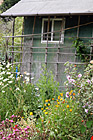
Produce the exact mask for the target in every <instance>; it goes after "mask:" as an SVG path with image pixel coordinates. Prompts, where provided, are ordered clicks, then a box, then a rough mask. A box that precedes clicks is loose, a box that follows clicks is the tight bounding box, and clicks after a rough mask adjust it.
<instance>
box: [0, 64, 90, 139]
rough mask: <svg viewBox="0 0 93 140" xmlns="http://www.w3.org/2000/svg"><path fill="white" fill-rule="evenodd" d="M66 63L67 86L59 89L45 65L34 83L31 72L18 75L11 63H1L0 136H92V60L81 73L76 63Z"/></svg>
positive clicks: (25, 137) (68, 137) (14, 137)
mask: <svg viewBox="0 0 93 140" xmlns="http://www.w3.org/2000/svg"><path fill="white" fill-rule="evenodd" d="M65 66H66V70H65V73H66V77H67V81H66V82H65V87H66V89H65V91H62V92H60V91H59V89H58V86H59V84H58V83H57V82H56V81H54V78H53V74H52V73H47V70H46V69H45V70H44V71H43V74H42V75H41V77H40V80H39V82H38V83H37V84H36V85H33V84H31V83H29V82H28V81H29V78H28V73H26V72H25V73H24V75H20V74H19V73H17V74H18V77H17V78H16V79H15V75H14V74H11V65H10V64H7V65H6V64H5V63H3V65H2V64H0V117H1V118H0V139H5V140H29V139H32V140H34V139H35V140H40V139H41V140H93V127H92V126H93V119H92V117H93V110H92V107H93V103H92V97H93V64H92V61H91V63H90V64H89V65H88V66H87V68H86V69H85V70H84V73H82V74H81V73H80V72H78V70H77V66H76V65H70V64H69V62H67V63H66V64H65ZM23 76H24V77H25V80H24V81H23V80H22V78H23ZM69 87H70V88H69Z"/></svg>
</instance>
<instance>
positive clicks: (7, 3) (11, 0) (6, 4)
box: [0, 0, 20, 12]
mask: <svg viewBox="0 0 93 140" xmlns="http://www.w3.org/2000/svg"><path fill="white" fill-rule="evenodd" d="M18 1H20V0H4V1H3V3H2V5H1V6H0V10H1V11H2V12H4V11H6V10H7V9H9V8H10V7H12V6H13V5H15V4H16V3H17V2H18Z"/></svg>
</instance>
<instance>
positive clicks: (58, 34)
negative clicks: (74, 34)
mask: <svg viewBox="0 0 93 140" xmlns="http://www.w3.org/2000/svg"><path fill="white" fill-rule="evenodd" d="M64 21H65V20H64V19H50V21H49V25H48V19H45V18H44V19H43V20H42V37H41V42H42V43H46V42H47V39H48V42H50V43H59V41H60V42H62V43H63V42H64V30H63V29H64V25H65V24H64V23H65V22H64ZM47 32H50V33H49V34H48V35H47Z"/></svg>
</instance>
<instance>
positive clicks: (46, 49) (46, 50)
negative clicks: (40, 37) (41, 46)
mask: <svg viewBox="0 0 93 140" xmlns="http://www.w3.org/2000/svg"><path fill="white" fill-rule="evenodd" d="M49 26H50V16H49V17H48V26H47V44H46V48H45V65H46V68H47V52H48V37H49V35H48V34H49V33H48V32H49Z"/></svg>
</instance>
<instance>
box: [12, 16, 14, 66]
mask: <svg viewBox="0 0 93 140" xmlns="http://www.w3.org/2000/svg"><path fill="white" fill-rule="evenodd" d="M14 32H15V17H14V18H13V30H12V36H13V37H12V67H13V61H14Z"/></svg>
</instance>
